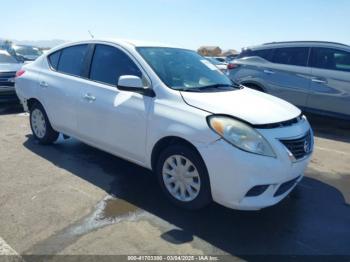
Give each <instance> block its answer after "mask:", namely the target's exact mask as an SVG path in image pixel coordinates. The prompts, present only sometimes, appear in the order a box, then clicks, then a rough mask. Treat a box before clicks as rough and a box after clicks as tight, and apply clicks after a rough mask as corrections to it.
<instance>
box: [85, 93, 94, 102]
mask: <svg viewBox="0 0 350 262" xmlns="http://www.w3.org/2000/svg"><path fill="white" fill-rule="evenodd" d="M83 98H84V99H85V100H87V101H89V102H94V101H95V100H96V97H94V96H93V95H91V94H85V95H84V96H83Z"/></svg>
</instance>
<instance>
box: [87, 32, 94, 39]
mask: <svg viewBox="0 0 350 262" xmlns="http://www.w3.org/2000/svg"><path fill="white" fill-rule="evenodd" d="M88 33H89V35H90V37H91V38H92V39H94V38H95V36H94V35H93V34H92V33H91V31H90V30H88Z"/></svg>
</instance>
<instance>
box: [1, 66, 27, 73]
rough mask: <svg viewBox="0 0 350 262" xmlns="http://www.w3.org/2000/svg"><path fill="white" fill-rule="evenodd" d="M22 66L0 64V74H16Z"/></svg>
mask: <svg viewBox="0 0 350 262" xmlns="http://www.w3.org/2000/svg"><path fill="white" fill-rule="evenodd" d="M21 66H22V64H0V72H17V71H18V70H19V69H21Z"/></svg>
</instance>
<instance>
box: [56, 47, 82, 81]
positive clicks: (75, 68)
mask: <svg viewBox="0 0 350 262" xmlns="http://www.w3.org/2000/svg"><path fill="white" fill-rule="evenodd" d="M87 47H88V46H87V45H76V46H72V47H67V48H65V49H63V50H62V51H61V57H60V59H59V63H58V68H57V71H59V72H62V73H67V74H70V75H75V76H82V72H83V69H84V60H85V55H86V52H87V50H88V48H87Z"/></svg>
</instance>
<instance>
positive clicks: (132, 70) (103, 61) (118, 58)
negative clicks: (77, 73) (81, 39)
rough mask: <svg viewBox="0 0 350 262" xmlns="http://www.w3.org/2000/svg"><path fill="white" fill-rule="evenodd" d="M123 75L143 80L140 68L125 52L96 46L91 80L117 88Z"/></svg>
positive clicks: (109, 47)
mask: <svg viewBox="0 0 350 262" xmlns="http://www.w3.org/2000/svg"><path fill="white" fill-rule="evenodd" d="M122 75H134V76H138V77H140V78H142V73H141V71H140V70H139V68H138V67H137V66H136V65H135V63H134V62H133V61H132V60H131V59H130V57H129V56H127V55H126V54H125V53H124V52H123V51H121V50H119V49H117V48H115V47H112V46H108V45H96V48H95V53H94V57H93V59H92V63H91V69H90V79H91V80H94V81H98V82H102V83H106V84H110V85H114V86H115V85H117V82H118V79H119V77H120V76H122Z"/></svg>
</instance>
